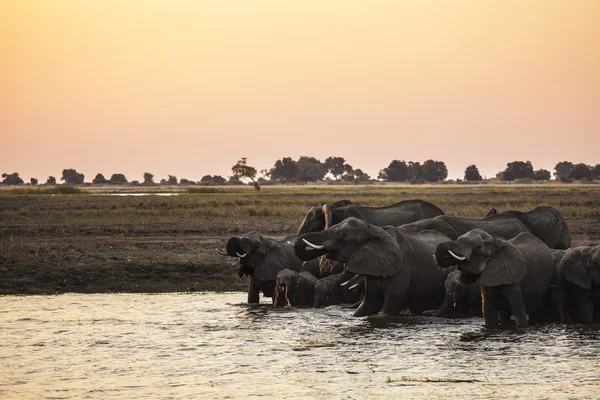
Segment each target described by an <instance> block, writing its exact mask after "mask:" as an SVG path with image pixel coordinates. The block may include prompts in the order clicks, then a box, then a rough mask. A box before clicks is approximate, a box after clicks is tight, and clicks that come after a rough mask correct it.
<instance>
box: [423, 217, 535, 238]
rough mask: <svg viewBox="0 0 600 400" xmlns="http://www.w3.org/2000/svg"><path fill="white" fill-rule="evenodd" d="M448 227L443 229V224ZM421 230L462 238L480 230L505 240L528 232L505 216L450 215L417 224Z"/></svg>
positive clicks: (516, 221)
mask: <svg viewBox="0 0 600 400" xmlns="http://www.w3.org/2000/svg"><path fill="white" fill-rule="evenodd" d="M444 223H445V224H447V225H448V226H447V227H445V228H443V230H442V227H444V225H443V224H444ZM417 224H418V225H420V227H421V228H422V229H432V230H435V231H437V232H441V233H444V234H448V235H451V232H452V231H454V232H456V235H458V236H462V235H464V234H465V233H467V232H469V231H470V230H473V229H477V228H479V229H482V230H483V231H485V232H487V233H488V234H490V235H492V236H494V237H499V238H502V239H505V240H508V239H512V238H514V237H516V236H517V235H518V234H519V233H523V232H529V230H528V229H527V227H526V226H525V225H524V224H523V223H522V222H521V221H519V220H518V219H516V218H514V217H510V216H507V215H501V214H498V215H491V216H489V217H485V218H480V219H479V218H462V217H453V216H450V215H440V216H439V217H435V218H433V220H423V221H419V222H418V223H417Z"/></svg>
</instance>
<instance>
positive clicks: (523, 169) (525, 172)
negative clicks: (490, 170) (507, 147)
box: [503, 161, 533, 181]
mask: <svg viewBox="0 0 600 400" xmlns="http://www.w3.org/2000/svg"><path fill="white" fill-rule="evenodd" d="M503 177H504V180H505V181H514V180H515V179H533V165H531V161H527V162H523V161H513V162H511V163H508V164H506V169H505V170H504V173H503Z"/></svg>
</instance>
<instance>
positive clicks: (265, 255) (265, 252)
mask: <svg viewBox="0 0 600 400" xmlns="http://www.w3.org/2000/svg"><path fill="white" fill-rule="evenodd" d="M258 253H259V254H260V263H259V265H257V266H256V269H255V270H254V278H255V279H257V280H260V281H274V280H276V279H277V273H278V272H279V271H281V270H282V269H284V268H286V267H287V261H288V256H287V253H286V252H285V250H284V249H283V248H282V247H281V246H280V245H279V244H278V243H277V242H276V241H274V240H272V239H263V240H262V241H261V243H260V245H259V247H258Z"/></svg>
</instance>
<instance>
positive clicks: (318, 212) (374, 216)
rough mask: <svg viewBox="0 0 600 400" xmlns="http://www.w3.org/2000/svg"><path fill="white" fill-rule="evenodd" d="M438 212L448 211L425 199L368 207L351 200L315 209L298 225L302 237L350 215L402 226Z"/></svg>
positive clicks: (379, 224)
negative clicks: (353, 202)
mask: <svg viewBox="0 0 600 400" xmlns="http://www.w3.org/2000/svg"><path fill="white" fill-rule="evenodd" d="M437 215H444V212H443V211H442V210H441V209H440V208H439V207H438V206H436V205H433V204H431V203H429V202H426V201H423V200H404V201H401V202H399V203H396V204H392V205H390V206H386V207H365V206H359V205H356V204H352V203H351V202H350V201H349V200H341V201H338V202H336V203H333V204H331V205H329V204H325V205H323V206H322V207H313V208H311V209H310V210H309V211H308V213H307V214H306V216H305V217H304V220H303V221H302V223H301V224H300V228H298V236H301V235H303V234H305V233H309V232H319V231H322V230H325V229H328V228H329V227H331V226H333V225H335V224H339V223H340V222H342V221H343V220H345V219H346V218H349V217H356V218H359V219H362V220H365V221H367V222H368V223H370V224H373V225H377V226H386V225H393V226H398V225H403V224H407V223H410V222H414V221H418V220H420V219H423V218H432V217H435V216H437Z"/></svg>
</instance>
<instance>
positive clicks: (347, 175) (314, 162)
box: [0, 156, 600, 190]
mask: <svg viewBox="0 0 600 400" xmlns="http://www.w3.org/2000/svg"><path fill="white" fill-rule="evenodd" d="M231 170H232V173H233V175H232V176H230V177H229V179H225V178H223V177H222V176H221V175H204V176H203V177H202V179H200V181H197V182H195V181H192V180H189V179H185V178H182V179H177V177H176V176H174V175H167V178H163V179H161V180H160V181H159V182H155V178H154V175H153V174H152V173H150V172H145V173H144V175H143V180H142V182H141V183H140V181H137V180H134V181H131V182H129V181H128V180H127V178H126V177H125V175H124V174H122V173H115V174H112V175H111V176H110V178H109V179H106V177H105V176H104V175H103V174H101V173H98V174H96V176H95V177H94V179H92V182H91V183H92V184H93V185H101V184H110V185H127V184H129V185H178V184H181V185H207V186H208V185H244V184H245V183H244V182H243V181H242V179H244V178H248V179H250V180H251V181H252V184H253V185H254V187H255V188H256V190H260V185H262V184H270V183H306V182H317V181H323V180H325V179H326V176H327V175H328V174H329V175H330V177H329V178H327V179H329V180H330V181H337V182H348V183H366V182H373V181H374V180H373V179H372V178H371V177H370V176H369V175H368V174H367V173H365V172H363V171H362V170H361V169H358V168H357V169H355V168H354V167H352V165H350V164H348V163H347V162H346V160H345V159H344V158H343V157H328V158H327V159H325V161H323V162H321V161H320V160H319V159H317V158H315V157H308V156H301V157H299V158H298V160H294V159H292V158H291V157H283V158H281V159H279V160H277V161H275V164H274V165H273V167H271V168H269V169H263V170H261V171H260V173H261V175H262V177H259V178H256V175H257V170H256V168H254V167H252V166H251V165H249V164H248V161H247V159H246V158H245V157H244V158H242V159H240V160H238V162H237V163H236V164H235V165H234V166H233V167H232V168H231ZM554 171H555V172H554V174H553V175H554V178H555V179H556V180H559V181H561V182H572V181H579V180H600V164H596V165H595V166H593V167H592V166H590V165H587V164H582V163H579V164H574V163H572V162H569V161H561V162H559V163H557V164H556V166H555V167H554ZM447 177H448V169H447V168H446V164H445V163H444V162H443V161H436V160H426V161H424V162H423V163H422V164H421V163H420V162H418V161H404V160H392V161H391V162H390V163H389V165H388V166H387V167H385V168H383V169H381V170H380V171H379V174H378V175H377V180H380V181H384V182H409V183H416V184H418V183H426V182H440V181H443V180H445V179H446V178H447ZM84 178H85V177H84V175H83V174H82V173H79V172H77V170H75V169H64V170H63V171H62V176H61V178H60V180H61V181H64V182H65V183H66V184H69V185H80V184H83V183H84ZM331 178H333V179H331ZM496 178H498V179H501V180H504V181H515V180H521V181H523V180H532V181H546V180H550V179H551V178H552V174H551V173H550V171H548V170H545V169H538V170H534V168H533V165H532V164H531V162H530V161H513V162H510V163H508V164H506V168H505V169H504V170H503V171H500V172H498V174H496ZM483 179H484V178H483V177H482V176H481V174H480V173H479V169H478V168H477V166H476V165H474V164H472V165H469V166H467V168H466V169H465V172H464V180H465V181H470V182H476V181H481V180H483ZM56 182H57V181H56V178H55V177H54V176H49V177H48V179H47V180H46V184H47V185H56ZM0 183H2V184H5V185H21V184H24V181H23V179H22V178H21V177H20V176H19V173H17V172H13V173H10V174H9V173H3V174H2V181H1V182H0ZM29 183H30V184H31V185H37V184H38V180H37V179H36V178H31V179H30V181H29Z"/></svg>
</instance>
